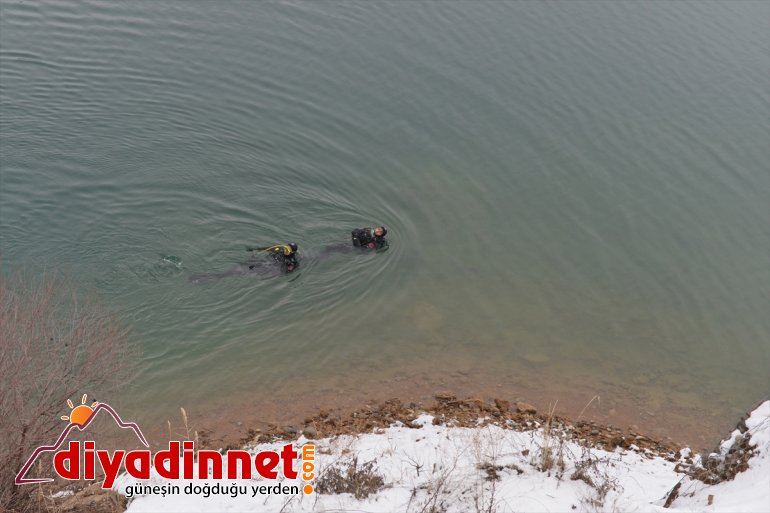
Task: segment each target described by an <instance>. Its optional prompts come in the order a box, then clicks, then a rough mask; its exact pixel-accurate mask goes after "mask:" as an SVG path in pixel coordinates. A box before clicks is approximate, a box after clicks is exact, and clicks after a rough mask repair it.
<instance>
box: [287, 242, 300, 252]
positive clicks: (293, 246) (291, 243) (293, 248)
mask: <svg viewBox="0 0 770 513" xmlns="http://www.w3.org/2000/svg"><path fill="white" fill-rule="evenodd" d="M289 249H291V252H292V253H296V252H297V249H298V246H297V245H296V244H295V243H293V242H290V243H289Z"/></svg>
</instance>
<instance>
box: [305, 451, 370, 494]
mask: <svg viewBox="0 0 770 513" xmlns="http://www.w3.org/2000/svg"><path fill="white" fill-rule="evenodd" d="M384 486H385V479H384V478H383V477H382V475H380V474H378V473H377V471H376V470H375V469H374V461H368V462H366V463H362V464H361V465H359V464H358V458H357V457H353V458H352V459H350V460H348V461H347V463H346V464H342V465H334V466H330V467H327V468H326V470H324V472H323V473H322V474H321V475H320V476H319V477H318V480H317V481H316V491H318V493H322V494H338V493H349V494H352V495H353V496H354V497H355V498H356V499H359V500H361V499H365V498H367V497H369V495H371V494H373V493H377V492H378V491H379V490H381V489H382V488H383V487H384Z"/></svg>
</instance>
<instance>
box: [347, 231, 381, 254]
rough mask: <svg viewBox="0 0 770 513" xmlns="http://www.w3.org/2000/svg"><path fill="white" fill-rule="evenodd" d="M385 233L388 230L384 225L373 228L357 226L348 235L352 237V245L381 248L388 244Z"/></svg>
mask: <svg viewBox="0 0 770 513" xmlns="http://www.w3.org/2000/svg"><path fill="white" fill-rule="evenodd" d="M387 234H388V230H386V229H385V227H384V226H377V227H375V228H357V229H355V230H353V231H352V232H351V234H350V235H351V238H352V239H353V245H354V246H356V247H360V248H366V249H381V248H384V247H385V246H387V245H388V241H386V240H385V235H387Z"/></svg>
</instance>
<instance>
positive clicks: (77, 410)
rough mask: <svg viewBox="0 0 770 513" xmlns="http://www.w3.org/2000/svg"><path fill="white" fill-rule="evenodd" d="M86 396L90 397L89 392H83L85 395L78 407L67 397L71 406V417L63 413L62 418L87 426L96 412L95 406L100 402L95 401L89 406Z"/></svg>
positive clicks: (68, 404)
mask: <svg viewBox="0 0 770 513" xmlns="http://www.w3.org/2000/svg"><path fill="white" fill-rule="evenodd" d="M86 398H88V394H83V397H82V398H81V399H80V404H79V405H78V406H77V407H76V406H75V405H73V404H72V401H71V400H70V399H67V406H69V407H70V409H71V410H72V412H70V414H69V417H68V416H66V415H62V416H61V419H62V420H68V421H70V422H71V423H73V424H77V425H78V426H80V427H81V428H82V427H83V426H85V425H86V422H88V419H90V418H91V415H93V414H94V407H95V406H96V405H97V404H99V403H98V402H97V401H94V402H93V403H92V404H91V406H88V405H86Z"/></svg>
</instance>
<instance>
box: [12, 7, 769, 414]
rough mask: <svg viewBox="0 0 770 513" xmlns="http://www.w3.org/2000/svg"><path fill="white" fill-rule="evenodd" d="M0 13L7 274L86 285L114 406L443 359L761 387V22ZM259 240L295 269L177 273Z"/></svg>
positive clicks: (709, 390)
mask: <svg viewBox="0 0 770 513" xmlns="http://www.w3.org/2000/svg"><path fill="white" fill-rule="evenodd" d="M1 5H2V11H1V14H2V16H1V17H0V136H1V139H0V158H1V160H0V166H2V175H1V176H0V179H1V180H2V181H1V182H0V185H1V186H2V187H1V190H0V198H1V199H2V212H1V214H2V215H1V216H0V236H1V239H0V241H1V242H2V259H3V260H2V264H3V266H4V267H6V268H11V267H15V266H18V265H19V264H22V263H27V264H29V265H32V266H48V267H51V268H59V269H62V270H64V271H65V272H67V273H69V274H71V275H72V276H74V277H75V278H76V279H77V280H78V281H79V282H81V283H83V284H84V285H86V286H88V287H93V288H96V289H97V290H99V291H100V292H101V293H102V294H103V296H104V297H105V298H106V300H107V302H108V303H109V304H110V306H111V307H112V308H113V309H114V310H115V311H116V312H118V313H120V314H121V315H122V317H123V318H124V319H125V321H126V323H127V324H128V325H129V326H130V328H131V336H132V338H133V339H134V340H135V341H136V342H137V344H139V345H140V346H141V348H142V360H141V365H140V376H139V379H138V380H137V383H141V385H140V386H134V387H133V388H132V389H131V390H132V393H131V394H128V395H129V396H130V397H128V398H126V401H129V402H131V401H134V402H145V403H152V404H153V405H154V406H155V407H157V408H158V411H168V409H169V408H175V407H176V406H178V405H180V404H181V405H191V404H196V405H204V406H205V405H206V404H208V403H210V402H211V401H221V400H223V398H225V399H226V398H231V400H233V401H235V400H236V399H232V398H237V397H243V396H244V395H248V394H254V395H258V394H270V393H272V392H274V391H277V390H279V389H283V390H287V389H290V388H291V386H293V384H295V383H296V382H297V381H298V380H299V379H305V380H309V381H310V382H312V383H314V384H315V385H314V386H318V387H323V386H324V383H326V382H328V381H329V380H330V379H332V378H330V377H329V375H330V374H331V375H333V376H334V380H335V381H334V383H335V384H334V389H335V390H336V391H337V393H340V394H342V395H345V394H347V393H348V391H351V390H354V389H356V388H359V387H362V386H365V382H366V380H365V379H363V378H364V377H365V376H367V375H375V374H377V375H380V376H385V377H387V376H396V375H397V374H398V372H399V371H404V372H406V369H408V372H425V373H441V372H443V371H445V370H447V369H455V368H461V367H463V366H469V367H473V368H476V369H484V374H485V375H484V379H492V380H494V377H495V376H496V375H499V376H505V375H506V374H507V373H511V372H514V371H513V370H512V369H516V370H515V372H516V373H526V372H529V371H531V372H533V373H541V372H546V371H547V370H548V369H551V371H552V372H555V373H557V374H559V375H562V376H568V375H569V374H570V373H571V372H574V373H576V374H580V375H581V376H584V379H585V380H587V382H589V383H591V382H592V380H594V381H593V382H595V384H596V385H597V387H599V386H601V387H602V389H603V392H604V393H605V394H606V393H612V390H609V391H607V390H606V388H607V387H611V386H612V385H609V384H608V383H624V382H626V383H628V386H630V387H631V392H634V390H636V391H637V392H639V393H642V391H644V390H648V388H645V387H650V386H652V385H654V384H657V385H659V386H661V387H662V390H664V391H668V392H670V394H668V395H665V396H662V397H663V398H659V399H655V400H650V401H651V403H654V404H653V406H648V407H649V408H652V409H655V407H656V406H655V404H657V407H660V408H665V407H667V406H671V405H672V404H674V403H675V401H679V402H680V403H682V404H684V403H687V404H689V405H690V406H692V405H693V404H695V405H698V406H700V407H702V408H704V409H711V408H713V407H715V406H716V407H717V408H723V407H724V406H725V405H731V407H733V408H735V409H736V410H738V411H740V410H742V409H744V408H746V407H748V406H751V405H752V403H753V402H754V401H756V400H758V399H760V398H761V397H762V396H763V395H764V394H766V393H767V390H768V386H770V383H769V380H770V376H769V375H768V367H769V366H770V320H769V314H768V309H769V308H770V238H769V233H770V207H769V206H768V205H770V142H769V141H770V99H769V97H768V94H769V93H768V91H770V70H769V64H768V63H769V62H770V35H769V29H768V22H767V20H768V19H770V4H768V3H766V2H740V1H736V2H717V3H711V2H700V1H699V2H671V3H665V2H638V3H636V2H621V3H612V2H599V1H596V2H591V1H583V2H556V3H554V2H549V3H545V2H520V3H514V2H484V3H481V2H339V3H337V2H307V3H298V2H280V3H268V2H256V3H255V2H181V1H176V2H174V1H167V2H74V1H66V0H65V1H56V2H54V1H40V2H6V1H3V2H2V4H1ZM378 222H381V223H383V224H385V225H386V226H387V227H388V228H389V230H390V241H391V247H390V249H389V251H387V252H385V253H378V254H365V255H352V256H345V255H340V256H335V257H333V258H328V259H319V258H317V257H318V255H319V254H320V252H321V250H322V248H323V246H324V245H325V244H327V243H329V242H333V241H340V240H342V241H344V240H347V238H348V237H349V232H350V230H351V228H354V227H357V226H368V225H373V224H374V223H378ZM283 241H296V242H298V243H299V244H300V249H301V250H303V252H304V254H305V263H304V265H303V266H302V268H301V271H300V272H297V273H295V274H294V275H292V276H291V277H288V278H287V277H280V278H277V279H264V280H260V279H256V278H255V277H254V276H251V275H245V276H236V277H232V278H229V279H224V280H220V281H217V282H214V283H206V284H198V285H196V284H191V283H190V282H189V277H190V275H193V274H200V273H213V272H222V271H225V270H227V269H229V268H231V267H233V266H234V265H236V264H238V263H239V262H242V261H244V260H245V259H246V258H247V257H248V253H247V252H246V251H245V248H246V246H248V245H256V244H265V243H272V242H283ZM169 255H173V256H175V257H178V258H179V259H181V264H180V266H179V267H177V266H176V265H175V264H174V262H168V261H164V260H163V257H165V256H169ZM672 376H674V377H675V379H673V378H672ZM670 378H671V379H670ZM470 379H471V381H472V380H473V379H474V376H470ZM634 380H635V381H634ZM602 383H603V384H602ZM634 387H636V389H635V388H634ZM255 391H257V392H256V393H255ZM645 393H646V392H645ZM648 399H649V397H648ZM655 401H657V402H655ZM672 402H674V403H672ZM674 406H676V404H674Z"/></svg>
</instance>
